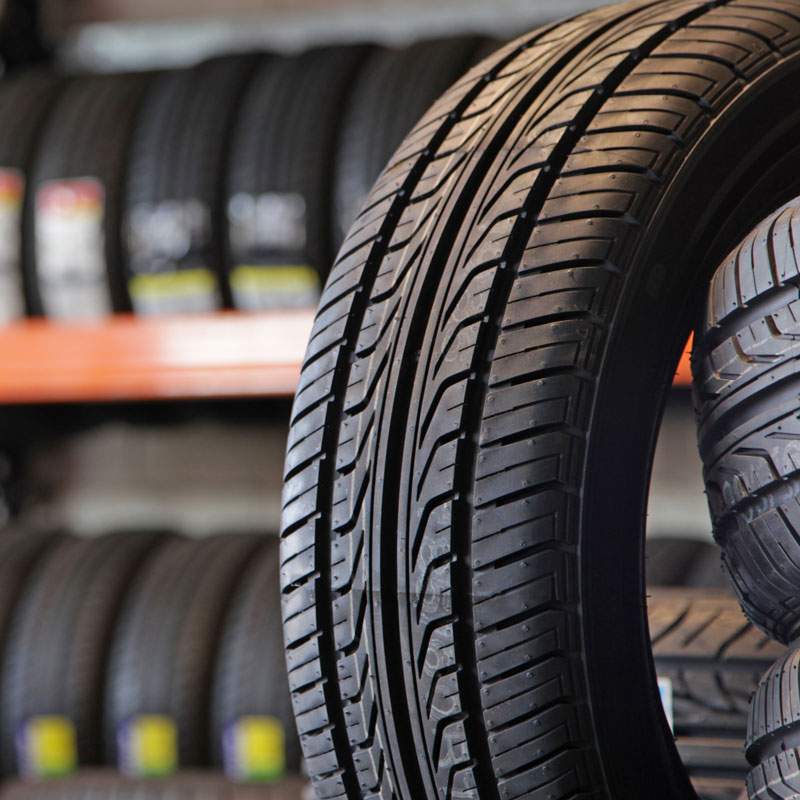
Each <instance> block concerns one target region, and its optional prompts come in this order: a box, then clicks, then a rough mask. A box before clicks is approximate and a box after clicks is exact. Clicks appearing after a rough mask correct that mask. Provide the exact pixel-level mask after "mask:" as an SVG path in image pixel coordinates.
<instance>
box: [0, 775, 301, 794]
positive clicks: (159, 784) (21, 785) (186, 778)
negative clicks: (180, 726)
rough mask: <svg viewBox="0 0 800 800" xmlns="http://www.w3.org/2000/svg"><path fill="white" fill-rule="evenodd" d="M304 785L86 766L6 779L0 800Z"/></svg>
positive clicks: (288, 790) (279, 790)
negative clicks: (44, 777) (44, 776)
mask: <svg viewBox="0 0 800 800" xmlns="http://www.w3.org/2000/svg"><path fill="white" fill-rule="evenodd" d="M303 788H304V784H303V783H302V782H301V781H300V780H299V779H297V778H289V779H286V780H283V781H281V782H280V783H277V784H272V785H269V784H259V785H255V784H253V785H241V784H235V783H231V782H229V781H227V780H225V778H223V777H222V776H221V775H220V774H218V773H214V772H211V771H208V772H202V771H200V770H196V771H186V772H180V773H178V774H177V775H175V776H173V777H170V778H158V779H139V780H134V779H131V778H125V777H123V776H121V775H120V774H119V773H117V772H113V771H112V770H94V771H90V770H86V771H82V772H80V773H78V774H76V775H74V776H73V777H71V778H65V779H62V780H56V781H47V782H43V783H30V782H23V781H15V782H9V783H8V784H6V785H5V786H4V787H3V789H2V790H0V800H40V798H41V800H301V797H302V791H303Z"/></svg>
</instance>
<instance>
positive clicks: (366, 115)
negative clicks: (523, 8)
mask: <svg viewBox="0 0 800 800" xmlns="http://www.w3.org/2000/svg"><path fill="white" fill-rule="evenodd" d="M496 46H497V43H496V42H495V41H493V40H488V39H479V38H476V37H472V38H471V37H462V38H453V39H445V40H437V41H428V42H423V43H418V44H415V45H412V46H410V47H407V48H404V49H389V48H381V47H370V46H339V47H328V48H322V49H315V50H313V51H309V52H306V53H303V54H300V55H294V56H279V55H274V54H265V53H264V54H242V55H231V56H224V57H218V58H215V59H212V60H210V61H206V62H204V63H201V64H199V65H198V66H195V67H192V68H188V69H176V70H170V71H165V72H157V73H146V74H143V73H137V74H132V73H128V74H115V75H84V76H73V77H64V76H59V75H54V74H46V73H43V72H41V71H37V72H33V73H28V74H22V75H18V76H14V77H11V78H8V79H6V80H4V81H3V82H2V83H0V114H2V116H3V119H4V120H5V122H4V127H3V130H2V132H0V319H6V320H7V319H12V318H14V317H18V316H20V315H22V314H23V313H25V311H26V310H27V312H28V313H31V314H44V315H46V316H48V317H55V318H84V317H97V316H102V315H105V314H108V313H110V312H113V311H128V310H131V309H133V310H135V311H136V312H137V313H142V314H152V313H176V312H193V311H208V310H213V309H216V308H219V307H222V306H231V305H232V306H234V307H236V308H239V309H245V310H260V309H264V308H275V307H287V306H289V307H296V306H311V305H313V304H314V303H315V302H316V300H317V298H318V295H319V290H320V285H321V283H322V282H323V281H324V280H325V277H326V275H327V272H328V268H329V265H330V263H331V262H332V260H333V256H334V254H335V251H336V250H337V249H338V247H339V245H340V244H341V242H342V240H343V238H344V233H345V231H346V230H347V229H348V227H349V226H350V223H351V222H352V221H353V219H354V218H355V216H356V213H357V212H358V210H359V208H360V207H361V205H362V203H363V202H364V200H365V198H366V196H367V192H368V190H369V188H370V187H371V185H372V183H373V182H374V180H375V178H376V177H377V176H378V174H379V173H380V171H381V169H382V168H383V166H384V164H385V163H386V161H387V160H388V158H389V156H390V155H391V153H392V151H393V150H394V149H395V147H396V146H397V145H398V144H399V142H400V141H401V140H402V138H403V136H404V135H405V133H406V132H407V131H408V130H409V128H410V127H411V126H412V125H413V123H414V122H415V121H416V120H417V118H418V117H420V116H421V115H422V113H423V112H424V111H425V109H426V108H427V107H428V106H429V105H430V104H431V102H432V101H433V100H434V99H435V98H436V97H437V96H438V95H439V94H440V93H441V92H443V91H444V89H445V88H447V86H449V85H450V84H451V83H453V81H455V80H456V79H457V78H458V77H459V76H460V75H461V74H462V73H463V72H464V71H465V70H466V69H467V67H468V66H470V65H471V64H473V63H475V62H476V61H478V60H480V59H481V58H482V57H483V56H485V55H487V54H488V53H489V52H490V51H491V50H492V49H494V48H495V47H496Z"/></svg>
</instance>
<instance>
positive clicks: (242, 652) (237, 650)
mask: <svg viewBox="0 0 800 800" xmlns="http://www.w3.org/2000/svg"><path fill="white" fill-rule="evenodd" d="M278 587H279V570H278V537H277V536H275V537H274V539H269V540H267V541H265V542H264V543H263V544H262V546H261V550H260V551H259V553H258V554H257V555H256V556H255V557H254V558H253V559H252V561H251V563H250V565H249V566H248V568H247V571H246V573H244V575H243V576H242V579H241V581H240V583H239V586H238V587H237V589H236V593H235V594H234V596H233V599H232V601H231V603H230V608H229V610H228V613H227V614H226V617H225V621H224V623H223V628H222V636H221V638H220V644H219V648H218V651H217V660H216V670H215V677H214V689H213V697H212V706H211V736H212V742H211V748H212V754H213V759H214V763H215V764H218V765H219V764H222V763H223V739H224V736H225V730H226V728H227V727H228V726H229V725H230V724H232V723H235V722H236V721H237V720H239V719H240V718H241V717H247V716H270V717H276V718H277V719H278V720H280V722H281V723H282V725H283V728H284V735H285V747H286V750H285V752H286V769H287V771H288V772H298V771H299V770H300V741H299V740H298V738H297V730H296V728H295V724H294V715H293V714H292V701H291V697H290V694H289V682H288V679H287V677H286V655H285V653H284V649H283V631H282V627H281V607H280V591H279V588H278Z"/></svg>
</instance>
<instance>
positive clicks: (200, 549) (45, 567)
mask: <svg viewBox="0 0 800 800" xmlns="http://www.w3.org/2000/svg"><path fill="white" fill-rule="evenodd" d="M277 549H278V548H277V539H276V537H273V536H267V535H257V534H252V535H247V534H229V535H218V536H213V537H209V538H207V539H201V540H192V539H186V538H182V537H179V536H176V535H172V534H169V533H163V532H143V531H136V532H121V533H115V534H110V535H107V536H103V537H99V538H94V539H85V538H76V537H74V536H69V535H64V534H58V533H31V532H13V533H12V532H5V533H2V534H0V759H1V760H0V765H1V766H2V774H3V776H4V777H5V778H9V777H13V776H15V775H17V776H22V777H24V778H34V779H36V778H56V777H64V776H68V775H71V774H72V773H74V772H75V771H76V770H78V769H82V768H85V767H90V768H97V767H102V766H103V765H105V766H106V767H109V768H111V767H113V768H115V769H117V770H119V772H121V773H123V774H125V775H128V776H132V777H136V778H140V779H143V778H152V777H162V778H163V777H165V776H169V775H172V774H174V773H177V772H178V771H179V770H184V769H187V768H213V769H217V770H219V769H220V768H222V769H223V770H224V773H225V774H226V775H227V776H228V778H230V779H231V780H234V781H239V782H244V783H248V782H250V783H253V782H261V781H270V780H276V779H278V778H280V777H281V776H282V775H283V774H284V773H285V772H287V771H288V772H289V773H297V772H298V771H299V766H300V754H299V743H298V740H297V734H296V733H295V726H294V721H293V717H292V712H291V704H290V700H289V688H288V684H287V679H286V671H285V661H284V648H283V641H282V636H281V617H280V597H279V592H278V589H277V586H278V560H277V559H278V553H277ZM99 774H100V775H101V776H102V773H99ZM109 774H111V773H109ZM220 775H221V773H220ZM98 779H99V780H106V779H105V778H102V777H100V778H98V776H97V775H95V776H94V777H92V778H91V780H90V784H91V782H92V781H96V780H98ZM117 779H118V778H114V780H117ZM81 780H82V779H78V778H73V779H72V781H73V782H76V781H77V785H80V784H81ZM108 780H111V778H108ZM218 780H219V781H220V782H221V783H220V785H221V786H225V787H227V786H228V784H227V783H225V782H224V781H222V778H221V777H220V778H219V779H218ZM59 783H60V782H59ZM145 783H146V782H145ZM125 785H127V784H125ZM165 785H167V784H163V783H158V782H157V783H156V784H154V787H155V788H154V790H157V791H162V789H163V788H164V786H165ZM210 785H211V784H210ZM31 791H32V789H31ZM226 791H228V789H226ZM231 791H232V790H231ZM87 792H88V789H87ZM43 796H44V795H43ZM47 796H49V795H47ZM70 796H72V795H70ZM75 796H79V795H75ZM86 796H90V794H87V795H86ZM103 796H105V793H104V794H103ZM115 796H116V795H115ZM120 796H127V795H120ZM138 796H139V795H137V797H138ZM144 796H149V795H144ZM154 796H161V795H154ZM220 796H221V797H223V796H225V797H227V796H228V795H220ZM243 796H246V795H243Z"/></svg>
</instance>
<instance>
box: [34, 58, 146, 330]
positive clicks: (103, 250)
mask: <svg viewBox="0 0 800 800" xmlns="http://www.w3.org/2000/svg"><path fill="white" fill-rule="evenodd" d="M151 80H152V75H149V74H148V75H144V74H122V75H93V76H82V77H79V78H74V79H73V80H71V81H70V82H69V83H68V85H67V86H66V87H65V89H64V91H62V92H61V94H60V96H59V98H58V100H57V101H56V103H55V106H54V107H53V109H52V113H50V114H49V116H48V119H47V124H46V125H45V127H44V130H43V132H42V136H41V139H40V141H39V145H38V147H37V150H36V157H35V159H34V162H33V167H32V170H31V178H30V193H31V198H30V202H31V203H32V209H33V210H32V213H31V214H29V215H28V218H27V225H26V229H25V235H26V236H27V237H28V240H29V242H30V245H29V247H27V248H26V249H25V256H26V260H25V264H24V266H23V268H24V270H25V273H26V275H27V285H28V294H29V303H30V309H31V311H32V312H33V313H36V314H42V313H43V314H44V315H45V316H48V317H57V318H69V319H75V318H81V319H83V318H92V317H101V316H105V315H106V314H108V313H110V312H112V311H126V310H129V309H130V300H129V297H128V292H127V288H126V286H125V280H124V270H123V255H122V243H121V230H120V229H121V216H122V192H123V188H124V180H125V176H126V173H127V166H128V165H127V157H128V146H129V143H130V135H131V130H132V129H133V126H134V121H135V119H136V116H137V113H138V111H139V106H140V104H141V101H142V99H143V97H144V93H145V91H146V89H147V87H148V86H149V85H150V82H151Z"/></svg>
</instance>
